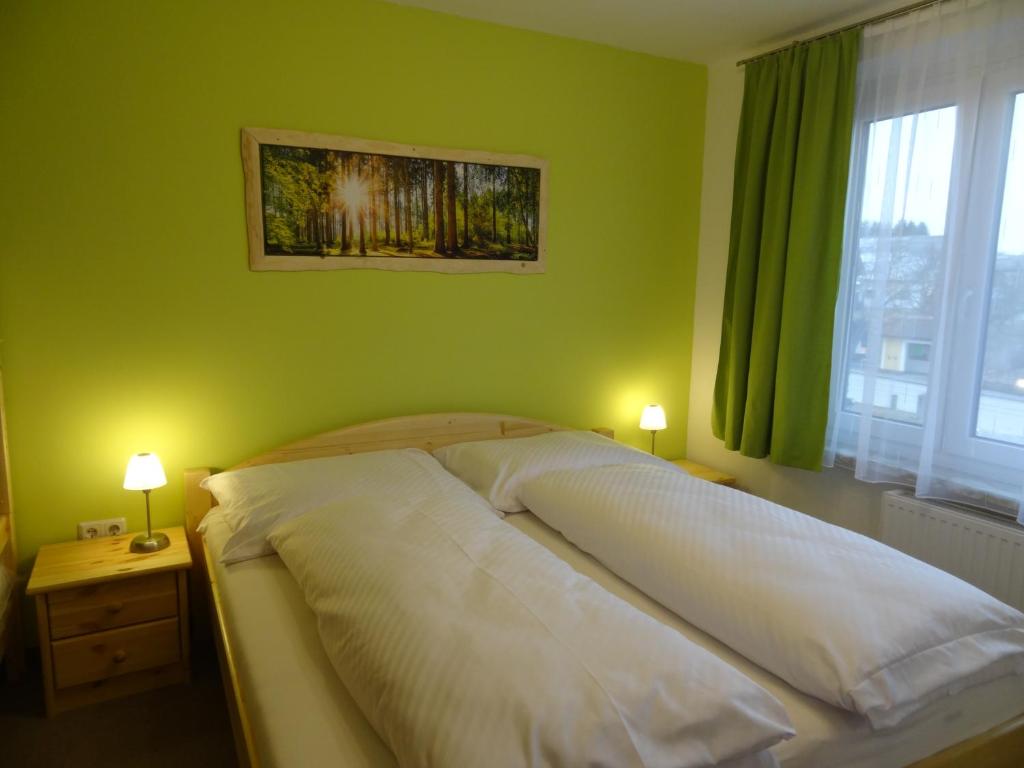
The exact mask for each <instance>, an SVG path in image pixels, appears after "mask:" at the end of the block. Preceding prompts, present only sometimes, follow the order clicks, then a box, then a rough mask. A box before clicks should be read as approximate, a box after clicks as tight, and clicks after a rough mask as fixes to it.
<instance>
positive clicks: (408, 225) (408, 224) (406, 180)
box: [402, 158, 416, 253]
mask: <svg viewBox="0 0 1024 768" xmlns="http://www.w3.org/2000/svg"><path fill="white" fill-rule="evenodd" d="M402 181H403V186H404V187H405V236H406V238H408V240H409V253H412V252H413V247H414V246H415V241H416V237H415V236H414V235H413V230H412V179H411V178H410V175H409V158H402Z"/></svg>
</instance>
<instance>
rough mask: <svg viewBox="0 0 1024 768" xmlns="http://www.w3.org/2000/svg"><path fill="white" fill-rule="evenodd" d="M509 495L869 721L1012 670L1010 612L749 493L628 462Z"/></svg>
mask: <svg viewBox="0 0 1024 768" xmlns="http://www.w3.org/2000/svg"><path fill="white" fill-rule="evenodd" d="M520 497H521V498H522V500H523V501H524V502H525V503H526V504H527V505H528V506H529V508H530V509H531V511H532V512H533V513H534V514H535V515H537V516H538V517H539V518H541V519H542V520H544V521H545V522H546V523H547V524H548V525H550V526H551V527H553V528H555V529H556V530H558V531H560V532H561V533H562V534H563V535H564V536H565V537H566V538H567V539H569V540H570V541H572V542H573V543H575V544H576V545H577V546H578V547H580V548H581V549H583V550H584V551H586V552H589V553H591V554H593V555H594V556H595V557H596V558H597V559H598V560H600V561H601V562H602V563H604V564H605V565H606V566H607V567H608V568H610V569H611V570H612V571H614V572H615V573H617V574H619V575H620V576H621V577H623V578H624V579H625V580H626V581H628V582H630V583H632V584H634V585H635V586H636V587H638V588H639V589H641V590H642V591H643V592H645V593H646V594H648V595H650V596H651V597H652V598H654V599H656V600H658V601H659V602H661V603H662V604H664V605H665V606H667V607H668V608H670V609H671V610H673V611H675V612H676V613H678V614H679V615H681V616H685V617H686V618H687V619H688V620H689V621H691V622H692V623H694V624H695V625H697V626H699V627H701V628H702V629H704V630H705V631H707V632H709V633H710V634H712V635H714V636H715V637H717V638H718V639H720V640H722V641H723V642H724V643H725V644H726V645H728V646H730V647H732V648H734V649H736V650H737V651H739V652H740V653H742V654H743V655H744V656H746V657H748V658H749V659H751V660H752V661H754V662H755V663H757V664H759V665H760V666H762V667H764V668H765V669H767V670H769V671H771V672H773V673H775V674H777V675H778V676H780V677H782V678H783V679H785V680H786V681H787V682H789V683H790V684H792V685H793V686H795V687H796V688H799V689H800V690H803V691H804V692H806V693H809V694H811V695H813V696H816V697H817V698H819V699H821V700H822V701H825V702H827V703H830V704H833V705H835V706H839V707H843V708H845V709H848V710H851V711H854V712H857V713H860V714H862V715H864V716H865V717H867V718H868V720H869V721H870V722H871V723H872V725H873V726H874V727H875V728H887V727H892V726H894V725H897V724H899V722H900V721H902V720H903V719H904V718H906V717H908V716H910V715H912V714H913V713H914V712H916V711H917V710H919V709H921V708H923V707H925V706H927V705H928V704H929V703H931V702H932V701H935V700H937V699H939V698H942V697H944V696H947V695H949V694H950V693H955V692H957V691H959V690H962V689H963V688H967V687H970V686H972V685H977V684H979V683H983V682H987V681H989V680H993V679H997V678H1000V677H1003V676H1006V675H1018V674H1020V673H1022V672H1024V615H1022V614H1021V613H1020V612H1019V611H1017V610H1015V609H1013V608H1010V607H1009V606H1007V605H1004V604H1003V603H1001V602H999V601H998V600H996V599H995V598H992V597H990V596H989V595H987V594H985V593H984V592H982V591H981V590H978V589H977V588H975V587H973V586H971V585H969V584H967V583H966V582H963V581H961V580H959V579H957V578H956V577H954V576H952V575H950V574H948V573H945V572H944V571H940V570H939V569H937V568H934V567H932V566H930V565H927V564H926V563H922V562H920V561H918V560H915V559H913V558H911V557H908V556H907V555H904V554H903V553H901V552H898V551H896V550H894V549H892V548H890V547H887V546H885V545H883V544H881V543H879V542H877V541H874V540H873V539H869V538H867V537H864V536H861V535H859V534H856V533H853V532H852V531H849V530H846V529H844V528H840V527H838V526H834V525H830V524H828V523H825V522H823V521H821V520H818V519H816V518H813V517H810V516H808V515H804V514H802V513H799V512H796V511H795V510H792V509H788V508H786V507H782V506H779V505H777V504H773V503H771V502H769V501H766V500H764V499H761V498H759V497H756V496H751V495H749V494H745V493H742V492H740V491H736V490H734V489H731V488H727V487H724V486H720V485H715V484H713V483H708V482H706V481H703V480H699V479H697V478H693V477H691V476H689V475H687V474H686V473H684V472H680V471H678V470H674V469H665V468H661V467H652V466H645V465H639V464H628V465H618V466H607V467H598V468H592V469H585V470H574V471H556V472H549V473H546V474H543V475H541V476H539V477H537V478H535V479H533V480H530V481H528V482H527V483H526V484H524V485H523V487H522V488H521V490H520Z"/></svg>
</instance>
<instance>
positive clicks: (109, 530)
mask: <svg viewBox="0 0 1024 768" xmlns="http://www.w3.org/2000/svg"><path fill="white" fill-rule="evenodd" d="M127 530H128V521H127V520H126V519H125V518H123V517H109V518H107V519H106V520H89V521H87V522H84V523H79V524H78V538H80V539H97V538H99V537H100V536H119V535H120V534H122V533H125V532H126V531H127Z"/></svg>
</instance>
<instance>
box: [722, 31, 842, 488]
mask: <svg viewBox="0 0 1024 768" xmlns="http://www.w3.org/2000/svg"><path fill="white" fill-rule="evenodd" d="M860 39H861V33H860V30H859V29H857V30H852V31H849V32H845V33H842V34H839V35H834V36H832V37H828V38H826V39H824V40H820V41H818V42H814V43H810V44H807V45H800V46H796V47H794V48H790V49H788V50H786V51H783V52H782V53H779V54H776V55H774V56H769V57H766V58H764V59H761V60H760V61H756V62H752V63H750V64H748V65H747V66H746V72H745V81H744V92H743V112H742V116H741V119H740V130H739V137H738V139H737V145H736V170H735V178H734V186H733V204H732V228H731V237H730V243H729V271H728V273H727V277H726V287H725V310H724V312H723V316H722V342H721V351H720V355H719V359H718V376H717V378H716V380H715V400H714V408H713V411H712V429H713V431H714V434H715V436H716V437H718V438H719V439H721V440H723V441H725V447H726V448H728V449H730V450H739V451H740V452H741V453H742V454H744V455H745V456H753V457H756V458H761V457H764V456H769V457H770V458H771V460H772V461H773V462H775V463H778V464H787V465H789V466H794V467H802V468H804V469H821V459H822V453H823V451H824V447H825V428H826V425H827V421H828V390H829V377H830V374H831V367H832V326H833V322H834V312H835V303H836V294H837V291H838V287H839V272H840V263H841V258H842V246H843V217H844V213H845V208H846V187H847V181H848V174H849V164H850V141H851V135H852V133H853V114H854V100H855V90H856V89H855V84H856V76H857V57H858V53H859V50H860Z"/></svg>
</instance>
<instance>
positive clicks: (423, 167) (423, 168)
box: [419, 160, 430, 242]
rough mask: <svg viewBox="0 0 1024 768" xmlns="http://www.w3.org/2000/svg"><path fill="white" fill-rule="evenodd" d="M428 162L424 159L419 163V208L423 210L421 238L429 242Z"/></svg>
mask: <svg viewBox="0 0 1024 768" xmlns="http://www.w3.org/2000/svg"><path fill="white" fill-rule="evenodd" d="M429 177H430V163H429V162H428V161H426V160H424V161H423V162H422V163H421V164H420V184H419V187H420V210H421V211H422V212H423V240H424V241H426V242H430V205H429V203H428V202H427V198H428V197H429V194H428V191H427V184H428V182H429V181H430V178H429Z"/></svg>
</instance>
